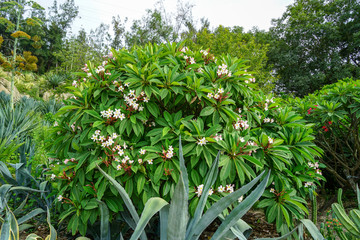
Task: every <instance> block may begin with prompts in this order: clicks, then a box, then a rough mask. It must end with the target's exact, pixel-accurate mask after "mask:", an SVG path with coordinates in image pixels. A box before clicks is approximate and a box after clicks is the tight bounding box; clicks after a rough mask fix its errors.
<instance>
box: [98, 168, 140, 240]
mask: <svg viewBox="0 0 360 240" xmlns="http://www.w3.org/2000/svg"><path fill="white" fill-rule="evenodd" d="M96 166H97V168H98V169H99V171H100V172H101V173H102V174H103V175H104V176H105V177H106V178H107V179H108V180H109V181H110V182H111V183H112V184H113V185H114V187H115V188H116V190H117V191H118V192H119V194H120V196H121V198H122V200H123V201H124V203H125V205H126V207H127V209H128V210H129V212H130V215H131V217H132V218H133V220H134V222H135V223H136V224H138V222H139V215H138V214H137V212H136V209H135V206H134V204H133V203H132V201H131V199H130V197H129V195H128V194H127V192H126V190H125V189H124V188H123V187H122V186H121V185H120V184H119V183H118V182H117V181H116V180H115V179H113V178H112V177H111V176H110V175H108V174H107V173H106V172H104V170H102V169H101V168H100V167H99V165H97V164H96ZM141 239H142V240H146V239H147V237H146V234H145V233H143V234H142V235H141Z"/></svg>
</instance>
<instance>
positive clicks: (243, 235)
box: [219, 214, 252, 240]
mask: <svg viewBox="0 0 360 240" xmlns="http://www.w3.org/2000/svg"><path fill="white" fill-rule="evenodd" d="M219 218H220V219H221V220H222V221H223V220H224V219H225V217H224V216H223V214H220V215H219ZM251 233H252V228H251V227H250V226H249V224H247V223H246V222H245V221H244V220H242V219H239V220H238V221H237V222H236V224H235V225H234V226H233V227H231V228H230V230H229V231H228V232H227V233H225V235H224V237H223V238H224V239H236V238H238V239H240V240H246V239H248V238H249V236H250V234H251Z"/></svg>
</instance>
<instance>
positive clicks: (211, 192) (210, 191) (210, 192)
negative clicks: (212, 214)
mask: <svg viewBox="0 0 360 240" xmlns="http://www.w3.org/2000/svg"><path fill="white" fill-rule="evenodd" d="M213 193H214V190H212V188H210V190H209V196H211V195H213Z"/></svg>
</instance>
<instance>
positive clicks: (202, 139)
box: [197, 137, 208, 146]
mask: <svg viewBox="0 0 360 240" xmlns="http://www.w3.org/2000/svg"><path fill="white" fill-rule="evenodd" d="M207 142H208V141H207V140H206V138H205V137H203V138H201V139H199V140H198V141H197V144H198V145H200V146H202V145H206V143H207Z"/></svg>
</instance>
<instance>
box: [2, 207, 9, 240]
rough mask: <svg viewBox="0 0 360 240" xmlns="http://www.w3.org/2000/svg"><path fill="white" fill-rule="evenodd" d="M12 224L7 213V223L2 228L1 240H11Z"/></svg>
mask: <svg viewBox="0 0 360 240" xmlns="http://www.w3.org/2000/svg"><path fill="white" fill-rule="evenodd" d="M10 222H11V216H10V214H9V213H8V212H6V216H5V222H4V223H3V225H2V226H1V231H0V240H9V239H10V230H11V229H10Z"/></svg>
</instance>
